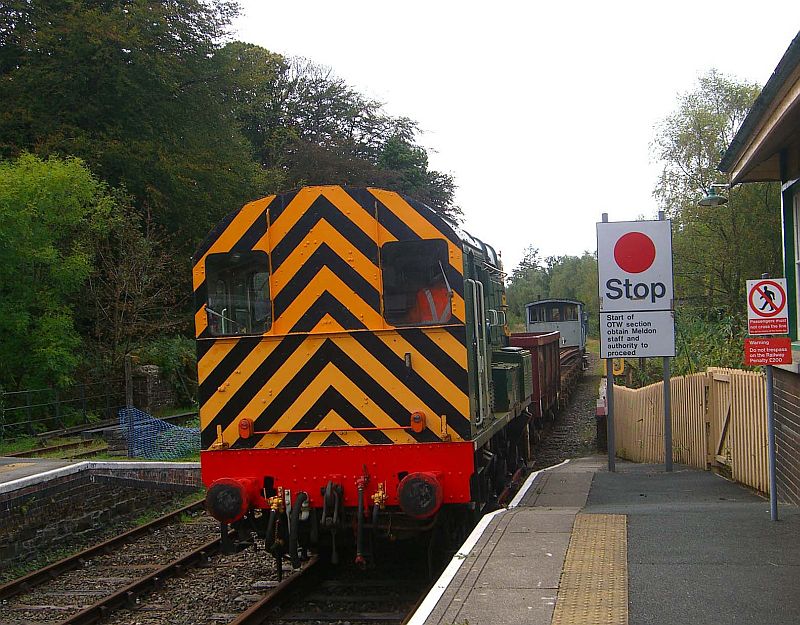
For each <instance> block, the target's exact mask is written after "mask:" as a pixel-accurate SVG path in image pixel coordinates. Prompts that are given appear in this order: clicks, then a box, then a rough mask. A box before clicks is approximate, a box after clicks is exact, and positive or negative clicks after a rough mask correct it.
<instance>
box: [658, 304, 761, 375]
mask: <svg viewBox="0 0 800 625" xmlns="http://www.w3.org/2000/svg"><path fill="white" fill-rule="evenodd" d="M746 336H747V320H746V318H745V317H734V316H729V315H722V314H714V313H711V314H708V313H705V312H703V311H698V310H692V309H690V308H686V307H684V308H682V309H681V310H679V311H677V312H676V314H675V350H676V353H675V358H674V359H673V360H672V371H673V375H689V374H691V373H698V372H700V371H705V370H706V369H707V368H708V367H730V368H733V369H742V368H743V366H742V361H743V359H744V338H745V337H746Z"/></svg>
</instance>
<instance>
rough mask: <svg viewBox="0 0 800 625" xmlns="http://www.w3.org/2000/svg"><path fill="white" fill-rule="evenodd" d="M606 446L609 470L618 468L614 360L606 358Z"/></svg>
mask: <svg viewBox="0 0 800 625" xmlns="http://www.w3.org/2000/svg"><path fill="white" fill-rule="evenodd" d="M606 443H607V444H606V446H607V447H608V470H609V471H611V472H612V473H614V471H616V470H617V466H616V463H615V458H614V457H615V456H616V454H617V443H616V439H615V437H614V361H613V359H611V358H609V359H608V360H606Z"/></svg>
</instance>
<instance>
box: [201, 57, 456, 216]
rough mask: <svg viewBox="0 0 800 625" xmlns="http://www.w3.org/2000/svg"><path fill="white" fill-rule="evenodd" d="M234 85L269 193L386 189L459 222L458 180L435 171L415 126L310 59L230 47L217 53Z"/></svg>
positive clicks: (234, 102)
mask: <svg viewBox="0 0 800 625" xmlns="http://www.w3.org/2000/svg"><path fill="white" fill-rule="evenodd" d="M216 56H217V58H218V62H219V64H220V68H221V69H220V71H221V72H222V73H227V74H228V75H229V80H230V83H231V85H232V87H231V88H230V89H228V90H227V95H226V99H227V101H228V102H229V103H230V106H231V108H232V109H233V110H234V111H235V116H236V118H237V120H238V123H239V124H240V128H241V131H242V133H243V134H244V136H245V137H247V138H248V140H249V141H250V142H251V145H252V152H253V155H254V156H255V158H257V159H258V161H259V163H260V165H261V167H262V168H263V170H264V171H265V172H267V179H268V184H269V186H270V187H271V188H270V190H271V191H275V190H287V189H290V188H295V187H299V186H303V185H305V184H347V185H354V186H378V187H385V188H389V189H392V190H395V191H399V192H402V193H406V194H408V195H410V196H412V197H414V198H415V199H418V200H420V201H422V202H425V203H426V204H428V205H430V206H431V207H432V208H433V209H435V210H437V211H438V212H440V213H442V214H443V215H446V216H448V217H451V218H454V219H458V218H459V217H460V216H461V211H460V209H459V208H458V207H457V206H455V205H454V202H453V200H454V194H455V183H454V181H453V177H452V176H450V175H449V174H444V173H441V172H437V171H434V170H431V169H430V168H429V162H428V154H427V152H426V150H425V149H424V148H422V147H421V146H419V145H418V144H417V142H416V139H417V135H418V134H419V130H418V128H417V125H416V124H415V123H414V122H413V121H412V120H410V119H408V118H404V117H398V118H394V117H391V116H389V115H387V114H386V113H385V112H384V111H383V109H382V105H381V104H380V103H379V102H376V101H374V100H370V99H368V98H366V97H364V96H363V95H361V94H360V93H358V91H356V90H355V89H354V88H352V87H351V86H349V85H348V84H347V83H346V82H345V81H344V80H342V79H341V78H339V77H337V76H336V75H335V74H334V72H333V71H332V70H331V69H330V68H326V67H323V66H320V65H316V64H314V63H311V62H310V61H307V60H304V59H285V58H284V57H282V56H280V55H276V54H273V53H271V52H269V51H268V50H265V49H264V48H260V47H259V46H255V45H252V44H245V43H241V42H232V43H229V44H228V45H226V46H225V47H224V48H222V50H220V51H219V53H218V54H217V55H216Z"/></svg>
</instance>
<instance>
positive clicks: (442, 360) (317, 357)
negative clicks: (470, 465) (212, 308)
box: [193, 187, 471, 449]
mask: <svg viewBox="0 0 800 625" xmlns="http://www.w3.org/2000/svg"><path fill="white" fill-rule="evenodd" d="M419 239H439V240H443V241H445V243H446V244H447V247H448V260H449V262H448V263H447V265H446V266H445V267H444V269H445V272H446V273H447V278H448V281H449V283H450V284H451V286H452V288H453V290H454V297H453V303H452V304H453V305H452V307H453V323H452V324H449V325H447V326H444V327H439V328H435V327H426V328H394V327H393V326H391V325H389V324H387V323H386V321H385V319H384V316H383V310H382V299H381V293H382V289H383V285H382V274H381V258H380V255H381V246H383V245H384V244H385V243H389V242H394V241H413V240H419ZM461 245H462V243H461V240H460V239H459V237H458V235H456V233H455V232H454V231H453V229H452V228H451V227H450V226H449V225H447V224H446V222H444V221H443V220H442V219H441V218H440V217H439V216H437V215H436V214H435V213H433V212H432V211H430V209H428V208H427V207H425V206H423V205H419V204H416V203H414V202H413V201H410V200H406V199H405V198H403V197H401V196H400V195H398V194H396V193H392V192H387V191H382V190H379V189H350V188H342V187H309V188H305V189H302V190H300V191H298V192H296V193H291V194H283V195H277V196H271V197H268V198H264V199H262V200H258V201H257V202H252V203H250V204H248V205H246V206H245V207H244V208H242V209H241V210H240V211H237V212H235V213H232V214H231V215H229V216H228V217H227V218H226V219H225V220H224V221H223V222H222V223H221V224H220V225H219V226H218V227H217V228H216V229H215V230H214V232H212V233H211V234H210V235H209V237H208V238H207V239H206V241H205V242H204V243H203V244H202V246H201V247H200V249H199V250H198V252H197V253H196V255H195V259H194V260H195V267H194V276H193V277H194V289H195V297H196V311H197V312H196V328H197V336H198V339H199V340H198V344H197V355H198V378H199V383H200V385H199V399H200V417H201V428H202V444H203V448H204V449H207V448H209V446H210V445H212V444H213V443H214V442H215V440H216V439H217V432H218V429H221V431H222V432H223V439H224V441H225V442H226V443H228V444H230V445H231V446H233V447H234V448H251V447H257V448H272V447H298V446H325V445H370V444H404V443H415V442H426V441H428V442H431V441H437V440H441V438H442V434H443V433H444V434H446V435H447V436H449V437H450V439H451V440H466V439H469V438H470V437H471V423H470V411H469V387H468V376H467V349H466V329H465V327H464V325H463V324H464V320H465V315H466V311H465V306H464V282H463V258H462V248H461ZM247 250H260V251H265V252H266V253H267V254H268V258H269V271H270V298H271V305H272V325H271V328H270V329H269V331H267V332H266V333H265V334H264V335H258V336H245V337H213V336H211V335H210V334H209V332H208V329H207V319H206V314H205V302H206V298H207V287H206V281H205V259H206V257H207V256H208V255H209V254H216V253H224V252H232V251H234V252H239V251H247ZM409 359H410V367H409V366H407V361H408V360H409ZM417 410H421V411H423V412H424V413H425V414H426V418H427V425H428V427H427V429H426V430H424V431H423V432H421V433H414V432H412V431H411V430H410V429H408V426H409V418H410V414H411V413H412V412H414V411H417ZM243 417H247V418H249V419H252V420H253V422H254V430H255V432H256V434H255V435H254V436H251V437H250V438H248V439H240V438H239V432H238V423H239V420H240V419H241V418H243Z"/></svg>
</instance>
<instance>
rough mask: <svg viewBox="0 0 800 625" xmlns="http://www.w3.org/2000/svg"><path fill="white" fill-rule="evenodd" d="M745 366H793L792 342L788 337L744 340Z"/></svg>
mask: <svg viewBox="0 0 800 625" xmlns="http://www.w3.org/2000/svg"><path fill="white" fill-rule="evenodd" d="M744 364H746V365H751V366H755V365H790V364H792V340H791V339H790V338H788V337H770V338H763V339H745V340H744Z"/></svg>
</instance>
